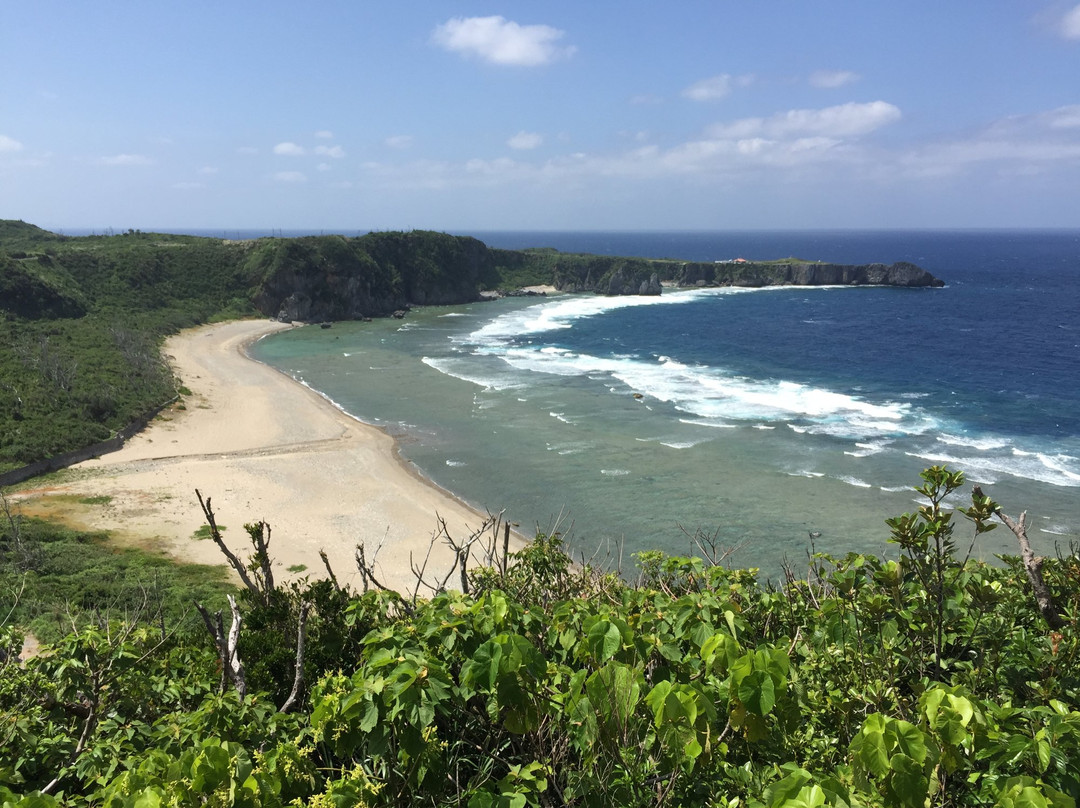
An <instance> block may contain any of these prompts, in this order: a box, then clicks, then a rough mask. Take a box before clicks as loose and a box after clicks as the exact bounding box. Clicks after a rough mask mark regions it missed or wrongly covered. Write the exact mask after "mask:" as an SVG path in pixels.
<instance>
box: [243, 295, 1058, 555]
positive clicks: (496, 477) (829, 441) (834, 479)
mask: <svg viewBox="0 0 1080 808" xmlns="http://www.w3.org/2000/svg"><path fill="white" fill-rule="evenodd" d="M523 305H524V304H523V303H522V302H521V301H501V302H498V303H488V304H475V305H472V306H464V307H459V308H452V309H442V308H432V309H425V310H418V311H414V312H413V313H411V314H410V315H409V318H408V320H407V321H406V322H405V323H404V324H403V323H402V322H399V321H395V320H383V321H376V322H374V323H366V324H355V323H339V324H336V325H335V326H334V328H332V329H329V330H323V329H317V328H303V329H297V330H294V331H290V332H286V333H283V334H280V335H277V336H275V337H273V338H270V339H266V340H263V341H262V342H260V343H259V344H258V345H257V346H256V347H255V349H254V353H255V355H256V356H257V358H260V359H262V360H264V361H267V362H270V363H271V364H273V365H275V366H277V367H279V368H281V369H282V370H284V371H285V372H287V373H289V374H291V375H293V376H294V377H296V378H297V379H300V380H302V381H304V382H305V383H306V384H309V385H310V386H312V387H314V388H315V389H318V390H319V391H321V392H323V393H324V394H325V395H327V396H328V397H329V398H331V399H332V400H333V401H335V402H336V403H338V404H339V405H340V406H342V407H343V408H344V409H346V410H347V411H349V412H351V413H353V414H355V415H357V416H359V417H361V418H362V419H363V420H366V421H369V422H371V423H375V424H378V425H381V426H383V427H385V428H386V429H387V430H388V431H390V432H391V433H392V434H393V435H395V436H396V437H397V438H398V440H399V442H400V445H401V449H402V452H403V454H404V455H405V457H407V458H408V459H410V460H412V461H413V462H414V463H415V464H416V465H417V466H418V467H419V468H420V469H421V470H422V471H423V472H424V473H425V474H426V475H428V476H429V477H430V478H432V479H433V480H435V481H436V482H437V483H439V484H440V485H442V486H443V487H445V488H447V489H449V490H451V491H453V492H455V493H457V494H458V495H460V496H462V497H463V498H464V499H466V500H467V501H469V502H470V503H472V504H474V505H475V506H477V507H479V508H481V509H488V510H491V511H499V510H503V509H505V511H506V516H507V517H508V518H510V519H511V520H513V521H516V522H518V523H520V524H522V525H523V526H525V529H526V530H528V529H530V528H532V527H538V528H539V529H541V530H550V529H551V528H552V526H553V525H556V524H559V525H561V526H562V528H563V529H564V530H566V531H568V532H569V535H570V537H571V540H572V542H573V544H574V545H575V547H576V548H577V551H578V552H583V553H586V554H591V553H593V552H594V551H597V550H599V551H600V552H601V553H602V554H609V553H610V554H612V555H614V556H618V555H620V554H621V555H622V556H623V557H624V560H626V559H629V556H630V554H632V553H633V552H637V551H639V550H644V549H652V548H662V549H666V550H668V551H670V552H676V553H679V552H688V551H689V550H690V549H691V546H690V539H689V535H688V534H693V533H694V532H696V531H698V530H701V531H705V532H708V533H716V534H718V537H719V540H720V543H721V544H723V545H730V546H734V545H742V549H740V550H739V551H738V553H737V554H736V555H735V556H734V562H735V563H739V564H742V565H746V566H759V567H762V568H763V569H765V570H767V571H768V572H769V573H770V574H775V573H776V572H777V571H778V570H779V568H780V565H781V563H782V562H783V560H784V559H788V560H791V561H794V562H796V563H801V561H802V559H803V557H804V553H805V550H806V548H807V547H808V544H809V534H810V532H811V531H813V532H815V533H820V534H821V537H820V538H818V540H817V544H818V547H819V548H821V549H827V550H828V551H830V552H833V553H843V552H846V551H848V550H860V551H873V552H887V551H888V547H887V545H886V544H885V541H884V540H885V538H886V536H887V531H886V529H885V526H884V523H883V520H884V519H885V518H886V517H887V516H890V515H894V514H898V513H901V512H904V511H907V510H911V509H912V508H913V507H914V497H913V494H912V493H911V492H910V491H908V490H905V488H904V486H905V485H910V484H913V483H915V482H916V481H917V480H916V478H915V475H916V474H917V472H918V469H919V468H921V467H922V466H924V465H926V462H925V461H923V460H922V459H921V458H912V457H908V456H906V455H904V454H899V455H897V456H895V457H889V456H878V455H875V456H873V457H858V456H857V455H859V454H862V452H861V451H860V450H859V448H858V445H859V444H860V443H862V441H858V440H843V441H839V442H838V441H837V440H836V439H835V438H834V437H832V436H829V435H817V436H808V435H806V434H805V433H798V432H795V431H793V430H792V429H790V428H785V427H784V426H783V425H776V424H768V423H766V422H764V421H752V422H744V423H734V424H727V425H724V426H718V425H715V424H707V423H706V424H702V423H695V421H698V420H699V419H694V418H687V417H685V416H686V414H685V413H681V412H679V411H678V410H677V409H676V408H675V407H674V406H673V405H672V404H670V403H668V402H663V401H658V400H655V399H652V398H641V399H638V398H635V397H634V394H633V391H632V390H631V389H630V388H629V387H626V386H624V385H619V384H618V383H613V382H612V379H611V378H610V377H608V376H605V375H603V374H600V373H595V374H584V375H580V374H574V375H558V374H543V375H540V374H536V373H530V372H528V371H522V372H517V371H511V372H509V373H506V372H502V371H503V369H502V368H495V367H493V366H494V365H495V364H496V363H498V362H500V361H501V360H499V359H498V358H494V357H471V356H470V357H469V359H470V360H479V361H472V362H464V363H463V364H464V365H465V366H463V367H458V368H455V369H454V370H455V372H456V373H457V374H458V375H451V374H450V373H448V372H443V371H442V370H439V369H437V368H436V365H441V366H443V367H444V369H445V368H446V367H447V365H448V364H449V365H452V364H453V363H455V362H459V363H462V357H461V355H460V352H459V349H457V348H456V347H455V342H454V339H455V338H457V339H460V338H461V336H462V335H463V334H466V333H471V332H472V331H474V330H475V329H476V327H477V326H478V325H480V324H482V323H484V322H486V321H489V320H490V319H491V318H492V317H494V316H496V315H498V314H502V313H505V312H507V311H510V312H512V311H514V310H515V309H519V308H522V307H523ZM485 364H487V365H488V367H485ZM470 371H471V373H472V378H471V380H470V379H469V378H460V377H459V376H468V375H469V373H470ZM500 374H501V375H500ZM808 438H809V439H808ZM863 445H866V446H870V445H871V444H868V443H864V444H863ZM882 454H884V453H882ZM867 460H872V461H874V462H875V465H874V466H873V468H868V467H864V466H862V465H861V464H862V463H865V462H866V461H867ZM856 474H861V475H862V477H857V476H855V475H856ZM863 478H865V479H863ZM1032 485H1033V484H1032V483H1030V482H1025V481H1015V482H1009V481H1006V482H1005V484H1004V485H1002V484H998V485H997V486H996V487H995V488H996V490H995V491H994V495H995V496H998V497H999V498H1002V499H1003V498H1004V496H1003V495H1009V496H1016V497H1027V498H1028V501H1030V497H1031V496H1032V492H1031V490H1030V489H1031V488H1032ZM1025 486H1026V487H1025ZM1040 488H1041V489H1046V488H1047V487H1046V486H1041V487H1040ZM1074 494H1075V490H1074V489H1061V490H1058V489H1056V488H1054V487H1050V489H1049V490H1043V491H1042V492H1041V494H1040V497H1042V500H1043V501H1044V504H1045V505H1046V506H1047V507H1046V509H1049V510H1052V511H1053V512H1054V514H1055V516H1054V519H1055V520H1056V521H1055V522H1054V525H1055V530H1060V529H1061V528H1060V527H1057V523H1058V522H1060V521H1061V520H1063V519H1067V518H1068V514H1069V503H1070V502H1071V501H1072V500H1071V497H1072V495H1074ZM1055 496H1056V497H1057V499H1058V500H1059V501H1057V502H1054V499H1055ZM1053 509H1056V510H1053ZM1044 523H1045V524H1047V525H1049V524H1051V520H1050V519H1049V518H1045V519H1044ZM1000 533H1001V536H1000V537H999V536H998V534H994V536H992V537H991V538H994V539H995V540H994V541H993V542H992V543H990V544H988V545H986V546H984V548H983V553H984V554H988V553H992V552H998V551H1001V550H1008V549H1010V545H1009V544H1008V542H1006V541H1004V534H1003V531H1002V532H1000ZM1054 537H1055V534H1045V533H1044V534H1040V535H1039V536H1037V537H1036V541H1040V540H1042V543H1043V545H1044V546H1050V545H1052V541H1051V540H1052V538H1054Z"/></svg>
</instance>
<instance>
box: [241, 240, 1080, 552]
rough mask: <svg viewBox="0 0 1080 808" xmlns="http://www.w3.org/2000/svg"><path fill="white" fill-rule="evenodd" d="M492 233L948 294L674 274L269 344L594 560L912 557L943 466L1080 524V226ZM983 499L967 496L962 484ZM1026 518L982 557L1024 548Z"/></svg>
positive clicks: (415, 447)
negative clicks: (934, 283) (906, 274)
mask: <svg viewBox="0 0 1080 808" xmlns="http://www.w3.org/2000/svg"><path fill="white" fill-rule="evenodd" d="M470 235H476V236H477V237H478V238H480V239H482V240H483V241H485V242H486V243H488V244H490V245H493V246H500V247H508V248H516V247H526V246H550V247H556V248H558V249H560V250H563V251H567V252H592V253H602V254H614V255H639V256H647V257H665V258H683V259H687V260H698V261H709V260H723V259H728V258H735V257H745V258H750V259H772V258H779V257H787V256H797V257H800V258H805V259H821V260H825V261H831V262H835V263H868V262H873V261H880V262H885V263H892V262H894V261H910V262H912V263H916V264H918V265H920V266H922V267H924V268H925V269H928V270H929V271H931V272H933V273H934V274H936V275H937V276H939V277H940V278H942V279H943V280H945V282H946V284H947V286H946V287H945V288H943V289H914V290H910V289H885V288H817V289H808V288H782V289H779V288H778V289H765V290H695V291H687V292H676V291H672V290H666V291H665V293H664V295H662V296H661V297H660V298H636V297H635V298H600V297H591V296H577V295H571V296H557V297H555V296H553V297H551V298H548V299H535V298H534V299H512V300H504V301H497V302H494V303H484V304H473V305H470V306H461V307H453V308H430V309H423V310H416V311H414V312H412V313H411V314H410V315H409V317H408V318H407V319H406V320H405V321H404V322H398V321H379V322H376V323H369V324H351V323H350V324H338V325H336V326H335V327H334V328H333V329H331V330H322V329H297V330H295V331H293V332H289V333H286V334H282V335H280V336H275V337H273V338H270V339H267V340H264V341H263V342H262V343H260V344H259V346H257V348H256V354H257V356H258V357H259V358H261V359H264V360H265V361H268V362H270V363H271V364H274V365H275V366H277V367H280V368H281V369H283V370H284V371H285V372H288V373H290V374H292V375H294V376H296V377H297V378H299V379H301V380H302V381H304V382H305V383H306V384H309V385H310V386H312V387H314V388H315V389H318V390H320V391H322V392H323V393H325V394H326V395H327V396H328V397H330V398H331V399H333V400H334V401H335V402H337V403H338V404H339V405H341V406H342V407H343V408H345V409H346V410H348V411H349V412H352V413H353V414H355V415H357V416H358V417H361V418H362V419H364V420H367V421H371V422H374V423H378V424H381V425H383V426H385V427H386V428H388V429H389V430H390V431H391V432H393V433H394V434H396V435H397V436H398V437H399V439H400V440H401V441H402V447H403V453H404V454H405V456H406V457H408V458H409V459H411V460H412V461H413V462H415V463H416V464H417V465H418V467H419V468H420V469H421V470H422V471H423V472H424V473H425V474H427V475H428V476H430V477H431V478H432V479H433V480H434V481H436V482H438V483H439V484H441V485H443V486H444V487H446V488H448V489H449V490H451V491H454V492H455V493H458V494H459V495H461V496H462V497H464V498H465V499H467V500H468V501H470V502H472V503H474V504H476V505H478V506H479V507H482V508H488V509H491V510H502V509H506V511H507V515H508V516H509V517H510V518H511V519H514V520H515V521H518V522H520V523H522V524H523V525H525V526H527V528H526V529H528V527H532V526H534V525H535V526H538V527H540V528H541V529H550V527H551V526H552V525H553V524H555V523H556V522H558V520H559V519H560V515H561V522H559V525H560V529H567V528H568V527H570V526H572V530H571V538H572V540H573V541H574V542H575V543H576V545H577V546H578V547H579V548H580V549H581V550H583V551H587V552H591V550H592V549H593V548H595V547H596V546H597V545H598V544H601V543H605V542H611V543H614V545H613V546H617V548H618V549H617V550H615V551H613V552H616V553H624V554H628V553H630V552H634V551H637V550H641V549H648V548H652V547H661V548H663V549H668V550H670V551H673V552H683V551H685V550H686V549H687V547H688V544H689V541H688V538H687V535H686V534H687V533H690V534H692V533H694V532H695V531H698V530H702V531H705V532H708V533H717V534H718V535H719V538H720V540H721V541H722V542H723V543H726V544H731V545H735V544H745V546H744V547H743V549H741V550H740V551H739V553H738V554H737V555H736V557H735V561H736V563H741V564H744V565H751V566H760V567H763V568H764V569H767V570H770V571H775V570H776V569H777V568H778V566H779V563H780V561H781V560H783V559H785V558H787V559H789V560H790V559H792V558H796V559H797V558H798V557H800V555H801V554H802V552H803V551H804V550H805V547H806V545H807V541H808V536H809V534H810V533H811V532H812V533H815V534H816V533H821V534H822V535H821V538H819V539H818V544H819V549H827V550H829V551H832V552H838V553H842V552H845V551H847V550H867V551H873V552H887V551H888V547H887V546H886V544H885V539H886V538H887V530H886V529H885V527H884V519H885V518H886V517H888V516H891V515H895V514H897V513H900V512H903V511H905V510H911V509H912V508H913V507H914V496H913V494H912V493H911V491H910V487H911V486H912V485H914V484H916V483H917V482H918V479H917V475H918V471H919V470H920V469H921V468H923V467H925V466H927V465H930V464H940V463H945V464H948V465H950V466H951V467H954V468H960V469H963V470H964V471H965V472H966V473H967V474H968V477H969V479H970V480H972V481H975V482H979V483H981V484H982V485H983V486H984V488H985V489H986V490H987V493H989V494H990V495H991V496H994V497H995V498H996V499H998V500H999V501H1000V502H1002V504H1003V505H1004V506H1005V509H1006V510H1007V511H1010V512H1019V511H1020V510H1023V509H1028V510H1029V511H1030V512H1031V515H1032V518H1033V520H1034V524H1035V529H1034V530H1033V537H1034V540H1035V541H1036V542H1037V543H1038V544H1039V546H1040V548H1041V549H1042V550H1043V551H1044V552H1052V551H1053V548H1054V545H1055V543H1058V544H1064V545H1067V543H1068V542H1069V541H1070V540H1071V539H1076V538H1077V537H1078V536H1080V288H1078V286H1080V232H1075V231H1070V232H1063V231H1052V232H1051V231H1048V232H1034V231H1025V232H1002V231H986V232H982V231H964V232H882V233H871V232H752V233H536V232H530V233H471V234H470ZM957 501H959V499H958V500H957ZM1004 534H1005V531H998V532H996V533H994V534H991V535H992V536H993V537H994V539H993V540H992V541H988V542H987V543H986V545H985V546H984V547H983V548H982V555H984V556H991V555H993V554H994V553H996V552H1002V551H1012V550H1013V548H1011V546H1010V545H1009V543H1008V536H1007V535H1004Z"/></svg>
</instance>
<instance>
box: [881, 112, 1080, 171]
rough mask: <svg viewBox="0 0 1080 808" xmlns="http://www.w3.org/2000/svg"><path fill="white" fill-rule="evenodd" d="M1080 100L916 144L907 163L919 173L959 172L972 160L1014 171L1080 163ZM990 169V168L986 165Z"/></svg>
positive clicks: (978, 163) (973, 164) (972, 161)
mask: <svg viewBox="0 0 1080 808" xmlns="http://www.w3.org/2000/svg"><path fill="white" fill-rule="evenodd" d="M1077 128H1080V105H1074V106H1068V107H1059V108H1057V109H1053V110H1048V111H1046V112H1040V113H1036V114H1033V115H1015V116H1011V117H1008V118H1003V119H1001V120H999V121H995V122H994V123H993V124H991V125H990V126H987V127H986V128H985V129H983V130H982V131H981V132H978V133H976V134H974V135H973V136H971V137H968V138H963V139H955V140H950V141H941V142H938V143H932V144H929V145H926V146H923V147H922V148H919V149H913V150H911V151H910V152H908V153H907V154H905V155H903V157H902V159H901V164H902V165H903V167H904V168H905V169H906V170H908V171H909V172H910V173H912V174H914V175H916V176H924V177H925V176H930V177H934V176H942V175H951V174H957V173H960V172H962V171H965V170H966V169H968V168H969V167H971V166H984V167H985V166H988V165H991V164H992V165H993V166H994V167H995V168H996V169H997V170H998V171H999V172H1001V173H1008V174H1009V175H1012V176H1021V175H1031V174H1035V173H1039V172H1042V171H1046V170H1048V169H1050V168H1052V167H1053V168H1061V169H1064V168H1066V167H1067V166H1072V167H1073V168H1074V169H1075V168H1080V140H1078V139H1077V137H1076V133H1075V132H1074V131H1070V130H1075V129H1077ZM981 170H985V169H981Z"/></svg>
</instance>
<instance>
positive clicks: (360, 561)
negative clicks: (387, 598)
mask: <svg viewBox="0 0 1080 808" xmlns="http://www.w3.org/2000/svg"><path fill="white" fill-rule="evenodd" d="M380 549H381V547H376V548H375V553H374V555H372V556H371V562H370V563H369V562H368V560H367V556H366V555H365V552H364V543H363V542H362V541H361V542H358V543H357V545H356V569H357V571H359V573H360V580H361V581H362V582H363V584H364V591H365V592H367V591H368V587H369V586H374V587H375V588H376V589H383V590H389V589H390V587H388V586H385V585H384V584H383V583H382V582H381V581H380V580H379V579H378V578H376V577H375V559H376V558H377V557H378V555H379V550H380Z"/></svg>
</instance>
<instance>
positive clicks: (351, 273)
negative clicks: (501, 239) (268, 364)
mask: <svg viewBox="0 0 1080 808" xmlns="http://www.w3.org/2000/svg"><path fill="white" fill-rule="evenodd" d="M247 269H248V271H249V272H250V273H251V274H252V275H254V276H255V277H257V278H259V282H258V285H257V288H256V291H255V294H254V303H255V306H256V308H258V309H259V311H261V312H263V313H264V314H268V315H270V316H273V317H278V318H280V319H282V320H309V321H312V320H316V321H317V320H350V319H358V318H363V317H375V316H381V315H385V314H390V313H392V312H394V311H397V310H401V309H407V308H409V306H412V305H440V304H451V303H468V302H471V301H473V300H478V299H479V297H480V289H481V288H486V287H487V286H489V285H493V284H494V283H496V282H497V276H496V275H495V270H494V263H493V260H492V256H491V254H490V251H489V250H488V248H487V247H486V246H485V245H484V244H483V243H482V242H480V241H477V240H476V239H474V238H467V237H457V236H449V235H446V234H443V233H430V232H423V231H413V232H409V233H371V234H369V235H367V236H363V237H361V238H356V239H349V238H344V237H341V236H320V237H312V238H298V239H265V240H262V241H261V242H260V243H259V244H258V245H257V246H255V247H254V248H253V250H252V254H251V256H250V257H249V259H248V264H247Z"/></svg>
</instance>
